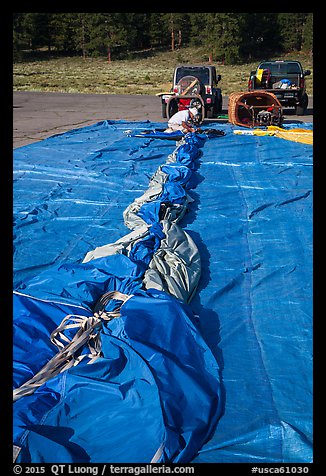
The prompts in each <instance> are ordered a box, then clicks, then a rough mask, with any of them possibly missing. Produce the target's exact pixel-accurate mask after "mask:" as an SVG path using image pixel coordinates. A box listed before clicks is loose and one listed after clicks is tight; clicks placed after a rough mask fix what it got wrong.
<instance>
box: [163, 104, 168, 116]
mask: <svg viewBox="0 0 326 476" xmlns="http://www.w3.org/2000/svg"><path fill="white" fill-rule="evenodd" d="M167 116H168V115H167V111H166V102H162V117H163V118H164V119H166V118H167Z"/></svg>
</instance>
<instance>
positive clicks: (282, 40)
mask: <svg viewBox="0 0 326 476" xmlns="http://www.w3.org/2000/svg"><path fill="white" fill-rule="evenodd" d="M186 46H202V47H204V48H205V49H206V50H207V55H208V57H209V58H210V59H211V60H212V61H223V62H225V64H236V63H241V62H243V61H248V60H253V59H255V57H256V55H259V56H260V57H261V55H262V54H264V55H266V56H268V55H273V54H279V53H287V52H291V51H305V52H310V53H312V50H313V14H312V13H14V14H13V53H14V60H20V59H22V58H23V55H24V53H26V52H35V51H39V50H45V51H47V52H48V53H50V54H63V55H67V56H68V55H69V56H71V55H82V56H83V57H84V58H86V57H93V56H108V59H109V61H110V60H111V58H112V59H126V58H131V57H132V55H133V54H134V52H136V51H145V50H149V49H159V50H162V51H164V50H176V49H180V48H182V47H186Z"/></svg>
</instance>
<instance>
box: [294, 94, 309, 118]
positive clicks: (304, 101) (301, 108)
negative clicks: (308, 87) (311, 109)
mask: <svg viewBox="0 0 326 476" xmlns="http://www.w3.org/2000/svg"><path fill="white" fill-rule="evenodd" d="M307 107H308V96H307V94H304V95H303V96H302V98H301V100H300V104H298V106H297V107H296V108H295V113H296V115H297V116H303V115H304V113H305V112H306V109H307Z"/></svg>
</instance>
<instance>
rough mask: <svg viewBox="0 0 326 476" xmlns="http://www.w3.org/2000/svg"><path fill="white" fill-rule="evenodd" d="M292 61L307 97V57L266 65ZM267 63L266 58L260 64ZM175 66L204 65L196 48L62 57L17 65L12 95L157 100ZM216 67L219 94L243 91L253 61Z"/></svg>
mask: <svg viewBox="0 0 326 476" xmlns="http://www.w3.org/2000/svg"><path fill="white" fill-rule="evenodd" d="M282 58H284V59H294V60H299V61H301V63H302V65H303V68H304V69H310V70H311V75H310V76H308V77H307V93H308V94H309V95H312V94H313V63H312V57H311V56H310V55H306V54H303V53H293V54H287V55H285V56H283V57H278V58H268V59H282ZM262 59H267V58H262ZM179 63H203V64H209V63H208V59H207V55H205V53H204V52H203V50H201V49H200V48H197V49H196V48H183V49H180V50H176V51H174V52H172V51H171V52H165V53H156V54H153V55H151V56H148V57H145V58H142V59H132V60H117V61H114V60H113V61H111V62H110V63H109V62H108V61H107V58H86V59H83V58H82V57H65V58H61V57H60V58H55V57H53V58H50V59H47V60H44V59H42V60H38V61H28V62H26V61H24V62H17V63H14V65H13V87H14V91H44V92H46V91H47V92H65V93H107V94H156V93H159V92H163V91H169V89H170V87H171V80H172V74H173V69H174V66H175V65H176V64H179ZM213 64H215V66H216V68H217V72H218V74H221V75H222V80H221V82H220V83H219V85H220V87H221V89H222V92H223V94H226V95H228V94H230V93H231V92H236V91H246V90H247V83H248V77H249V73H250V71H252V70H253V69H255V67H256V66H257V61H255V62H253V63H246V64H242V65H222V64H218V63H213Z"/></svg>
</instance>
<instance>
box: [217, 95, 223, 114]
mask: <svg viewBox="0 0 326 476" xmlns="http://www.w3.org/2000/svg"><path fill="white" fill-rule="evenodd" d="M221 112H222V94H220V95H219V97H218V101H217V115H219V114H221Z"/></svg>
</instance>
